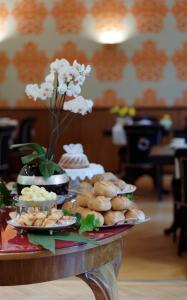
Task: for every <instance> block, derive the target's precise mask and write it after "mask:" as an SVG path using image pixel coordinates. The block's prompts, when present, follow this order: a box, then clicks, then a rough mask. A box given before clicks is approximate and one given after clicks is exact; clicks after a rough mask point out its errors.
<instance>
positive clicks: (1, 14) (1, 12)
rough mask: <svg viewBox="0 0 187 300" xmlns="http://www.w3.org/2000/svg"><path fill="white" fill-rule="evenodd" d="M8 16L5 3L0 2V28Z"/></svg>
mask: <svg viewBox="0 0 187 300" xmlns="http://www.w3.org/2000/svg"><path fill="white" fill-rule="evenodd" d="M7 16H8V10H7V8H6V6H5V4H3V3H2V4H0V30H3V29H4V22H5V20H6V18H7Z"/></svg>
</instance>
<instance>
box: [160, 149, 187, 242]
mask: <svg viewBox="0 0 187 300" xmlns="http://www.w3.org/2000/svg"><path fill="white" fill-rule="evenodd" d="M182 158H187V149H186V148H180V149H177V150H176V151H175V158H174V161H175V168H174V176H173V179H172V194H173V223H172V225H171V226H170V227H169V228H167V229H165V231H164V233H165V234H166V235H170V234H172V235H173V241H176V238H177V230H178V229H179V228H180V222H181V201H182V181H181V171H180V160H181V159H182Z"/></svg>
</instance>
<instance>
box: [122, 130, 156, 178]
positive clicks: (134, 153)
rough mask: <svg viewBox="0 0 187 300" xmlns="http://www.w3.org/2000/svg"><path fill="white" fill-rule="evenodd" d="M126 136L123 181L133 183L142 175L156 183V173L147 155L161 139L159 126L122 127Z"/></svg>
mask: <svg viewBox="0 0 187 300" xmlns="http://www.w3.org/2000/svg"><path fill="white" fill-rule="evenodd" d="M124 129H125V131H126V135H127V141H128V143H127V150H126V151H127V154H126V155H127V156H126V157H127V158H126V167H125V174H126V175H125V180H127V181H128V182H130V183H134V182H135V180H136V179H137V178H138V177H139V176H141V175H144V174H148V175H150V176H151V177H152V178H153V180H154V182H155V183H156V182H157V178H156V175H157V172H155V166H154V164H153V163H152V162H151V159H150V157H149V153H150V150H151V147H152V146H153V145H158V144H160V142H161V138H162V127H161V126H160V125H146V126H144V125H133V126H125V127H124Z"/></svg>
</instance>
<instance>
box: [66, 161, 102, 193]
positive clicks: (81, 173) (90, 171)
mask: <svg viewBox="0 0 187 300" xmlns="http://www.w3.org/2000/svg"><path fill="white" fill-rule="evenodd" d="M64 170H65V172H66V174H67V175H68V176H69V178H70V183H69V190H76V188H77V186H78V185H79V183H80V180H84V179H85V178H86V177H88V178H92V177H93V176H94V175H96V174H103V173H104V172H105V171H104V168H103V166H102V165H99V164H94V163H91V164H90V165H89V167H87V168H81V169H64Z"/></svg>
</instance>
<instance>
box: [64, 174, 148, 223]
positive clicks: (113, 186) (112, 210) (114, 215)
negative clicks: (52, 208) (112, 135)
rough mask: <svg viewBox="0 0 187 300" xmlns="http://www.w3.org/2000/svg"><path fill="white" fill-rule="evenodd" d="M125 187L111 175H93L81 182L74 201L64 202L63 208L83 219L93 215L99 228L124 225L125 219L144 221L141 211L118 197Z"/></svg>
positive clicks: (131, 202) (123, 183)
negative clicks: (76, 213) (79, 215)
mask: <svg viewBox="0 0 187 300" xmlns="http://www.w3.org/2000/svg"><path fill="white" fill-rule="evenodd" d="M126 185H127V184H126V183H125V182H124V181H123V180H121V179H118V178H117V177H116V176H115V175H114V174H112V173H104V174H102V175H95V176H93V177H92V179H89V180H86V181H83V182H81V183H80V186H79V188H78V190H79V194H78V195H77V197H76V199H75V201H74V202H66V203H65V204H64V206H63V207H64V208H66V209H68V210H70V211H71V212H74V213H75V212H78V213H80V214H81V215H82V217H83V218H85V217H87V215H89V214H94V215H95V217H96V218H98V219H99V221H100V226H103V225H114V224H117V223H124V221H125V220H126V219H137V220H144V219H145V215H144V213H143V211H141V210H139V209H138V208H137V205H136V204H135V203H134V202H133V201H131V200H129V199H128V197H127V196H125V195H120V191H122V190H124V187H125V186H126Z"/></svg>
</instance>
